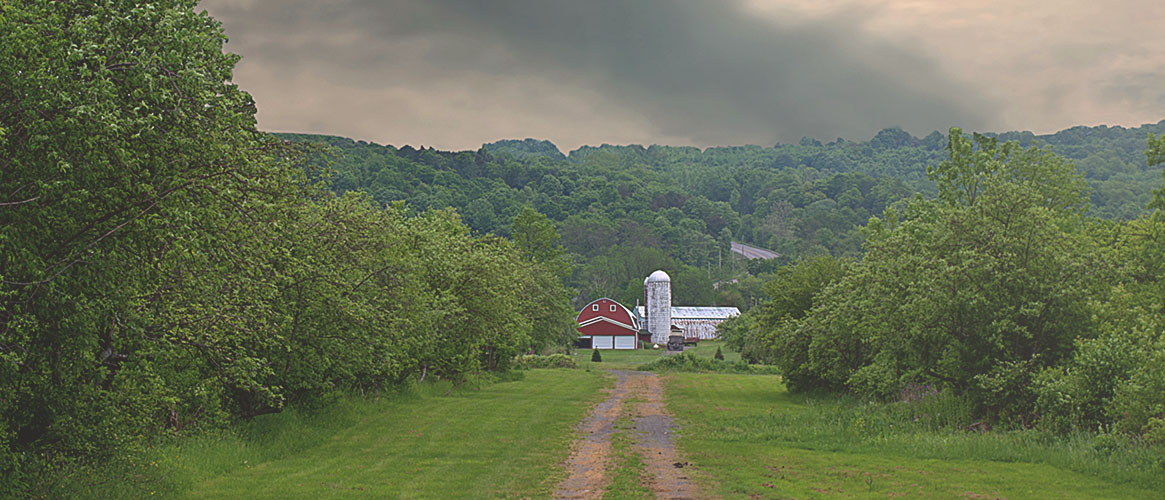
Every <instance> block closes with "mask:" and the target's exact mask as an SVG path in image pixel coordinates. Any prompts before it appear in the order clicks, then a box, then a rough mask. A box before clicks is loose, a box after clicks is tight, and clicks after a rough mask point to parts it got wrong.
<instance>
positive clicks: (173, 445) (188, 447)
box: [0, 372, 523, 498]
mask: <svg viewBox="0 0 1165 500" xmlns="http://www.w3.org/2000/svg"><path fill="white" fill-rule="evenodd" d="M522 377H523V375H522V373H521V372H509V373H505V374H502V375H495V374H481V375H477V376H473V377H471V378H470V379H469V381H467V382H466V383H464V384H461V385H457V386H455V385H454V384H453V383H451V382H449V381H447V380H430V381H427V382H425V383H418V382H416V381H415V380H414V381H410V382H406V383H404V384H402V385H400V386H398V387H396V388H394V389H393V390H391V391H386V392H377V393H333V394H331V395H330V396H328V397H323V398H319V399H318V400H317V401H316V404H315V405H313V406H312V407H290V408H287V409H285V410H284V411H283V412H280V413H277V414H270V415H263V416H260V417H256V418H254V419H251V420H245V421H239V422H237V423H235V424H234V425H232V426H231V427H230V428H225V429H208V430H203V431H201V432H199V433H197V434H194V435H182V436H180V435H173V436H170V437H168V438H166V439H165V440H164V441H163V442H161V443H158V444H157V445H156V446H152V447H149V448H146V449H145V450H142V451H137V452H134V453H128V454H123V455H121V456H118V457H116V458H115V459H113V460H111V461H109V462H106V463H103V464H86V465H82V464H76V465H72V466H67V467H64V468H62V469H60V470H57V471H53V476H52V477H46V478H44V479H45V480H44V481H42V482H41V485H40V486H41V488H42V489H41V491H39V492H37V494H36V496H37V497H40V498H147V497H151V496H152V497H158V496H161V497H172V496H179V495H180V494H181V493H182V492H185V491H187V490H189V489H190V486H191V485H192V484H194V483H196V482H197V481H200V480H202V479H204V478H207V477H214V476H220V475H223V474H228V473H230V472H232V471H235V470H238V469H243V468H247V467H249V466H252V465H254V464H259V463H263V462H269V461H272V460H279V459H281V458H286V457H290V456H293V455H295V454H296V453H299V452H302V451H304V450H308V449H311V448H313V447H316V446H319V445H321V444H323V443H326V442H328V441H329V440H330V439H332V437H333V436H335V435H336V434H337V433H339V432H341V431H343V430H345V429H348V428H350V427H352V426H354V425H357V424H359V423H360V422H361V421H363V420H364V419H365V418H366V417H369V416H373V415H376V414H378V413H381V412H383V411H384V408H385V407H387V406H389V405H392V404H397V403H402V402H408V401H420V400H424V399H426V398H432V397H436V396H445V395H449V394H457V393H460V392H462V391H466V390H471V389H479V388H481V387H483V386H485V385H488V384H491V383H494V382H501V381H513V380H520V379H521V378H522ZM0 498H3V495H2V494H0Z"/></svg>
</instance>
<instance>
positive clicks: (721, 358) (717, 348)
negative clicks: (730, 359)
mask: <svg viewBox="0 0 1165 500" xmlns="http://www.w3.org/2000/svg"><path fill="white" fill-rule="evenodd" d="M712 357H714V358H716V359H719V360H721V361H723V360H724V353H723V352H722V351H721V350H720V346H716V355H714V356H712Z"/></svg>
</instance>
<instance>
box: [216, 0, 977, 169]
mask: <svg viewBox="0 0 1165 500" xmlns="http://www.w3.org/2000/svg"><path fill="white" fill-rule="evenodd" d="M203 6H204V7H206V8H207V9H208V10H209V11H210V12H211V13H212V14H213V15H214V16H216V17H217V18H219V19H220V20H222V21H223V22H224V25H225V27H226V30H227V33H228V35H229V36H230V37H231V44H230V45H229V46H228V48H229V49H230V50H232V51H234V52H237V53H240V54H242V55H243V56H244V60H243V62H242V63H241V64H240V68H239V78H238V80H239V81H240V83H241V84H242V85H243V86H244V88H247V89H248V90H250V91H252V93H254V94H255V96H256V99H257V100H258V102H259V106H260V110H261V115H260V121H261V124H262V125H263V126H264V127H265V128H277V129H282V130H303V129H304V128H307V127H310V128H312V129H313V130H303V131H311V132H332V133H347V134H354V133H355V135H360V136H361V137H365V138H370V139H374V140H379V141H382V142H391V143H398V144H399V143H402V142H406V141H413V140H417V139H420V140H421V141H423V140H424V138H410V137H400V136H401V135H407V132H406V133H404V134H402V133H400V132H395V131H402V130H407V127H408V126H409V125H410V123H409V122H412V124H413V125H415V127H416V128H417V129H421V130H428V131H430V134H431V138H430V139H429V140H428V141H426V142H427V143H429V144H438V145H441V146H444V147H459V148H469V147H474V146H476V145H477V144H480V143H481V142H486V141H491V140H494V139H498V138H502V137H509V136H533V137H542V138H549V139H551V140H553V141H555V142H556V143H559V144H560V145H563V146H565V147H574V146H577V145H578V144H580V143H582V142H588V141H595V140H596V139H601V140H603V141H605V142H616V143H625V142H631V141H639V142H661V143H664V142H688V143H692V144H697V145H714V144H740V143H759V144H771V143H773V142H776V141H784V142H788V141H796V140H797V139H798V138H800V137H801V136H803V135H808V136H813V137H818V138H821V139H825V140H829V139H832V138H835V137H839V136H841V137H847V138H850V139H864V138H868V137H870V136H872V135H873V134H874V133H875V132H876V131H877V130H879V129H881V128H884V127H888V126H895V125H896V126H901V127H903V128H905V129H907V130H909V131H911V132H914V133H915V134H916V135H925V134H926V133H928V132H930V131H931V130H936V129H937V130H945V129H946V128H947V127H949V126H953V125H959V126H963V127H966V128H971V129H975V128H981V127H984V126H986V125H987V124H988V123H989V122H991V121H992V119H993V118H994V117H995V116H996V115H997V113H998V105H997V104H996V103H995V102H993V101H992V100H991V99H988V98H986V97H983V96H981V95H979V94H977V93H976V92H974V91H973V90H972V89H970V88H969V87H968V86H965V85H963V84H961V83H960V82H958V81H956V80H955V79H953V78H952V77H950V76H948V75H945V74H944V73H943V72H942V71H941V70H940V69H939V68H938V66H937V65H935V64H934V63H932V62H931V61H929V60H927V59H925V58H923V57H922V56H919V55H916V54H915V53H914V52H912V51H910V50H907V49H906V48H904V47H901V46H897V45H895V44H892V43H890V42H888V41H885V40H882V39H879V38H878V37H876V36H874V35H871V34H869V33H868V32H867V31H865V30H863V28H862V20H863V16H864V15H865V14H866V13H865V12H861V11H858V12H853V13H851V14H849V15H840V16H839V15H835V16H832V17H826V18H816V19H815V20H811V21H805V20H801V21H797V22H790V23H780V22H774V21H773V20H770V19H761V18H758V17H755V16H753V15H750V14H749V13H748V11H747V10H746V9H744V8H742V6H741V5H739V4H737V3H735V2H730V1H723V0H722V1H715V2H713V1H691V0H639V1H635V2H622V1H616V0H587V1H557V0H555V1H546V0H542V1H539V0H495V1H490V2H480V1H473V0H399V1H393V2H377V1H372V0H346V1H335V2H318V1H314V0H313V1H308V0H248V1H228V0H211V1H207V2H204V3H203ZM248 71H252V72H253V73H254V74H256V75H257V74H262V75H265V76H264V77H262V78H260V77H255V78H254V84H252V83H249V82H248V79H247V78H245V77H246V76H247V75H248V74H249V73H248ZM289 82H298V83H296V85H300V88H298V89H297V90H296V91H295V92H291V91H284V92H281V91H272V92H271V95H272V96H283V98H285V99H291V98H292V97H290V96H292V95H302V93H304V92H318V93H319V95H320V96H323V97H321V98H320V99H318V100H315V101H313V102H317V103H326V102H327V98H326V96H331V97H332V98H333V99H335V100H343V99H347V98H352V97H353V96H361V97H362V98H364V99H369V100H371V101H375V104H372V105H369V106H367V107H365V108H363V112H367V113H379V114H380V123H381V124H382V126H381V127H380V128H379V129H378V128H377V123H378V122H377V119H376V116H371V117H370V116H353V115H354V114H355V115H359V114H360V113H361V112H362V111H361V109H362V108H361V107H360V106H356V105H352V104H351V103H349V104H348V105H337V106H327V105H324V106H322V107H321V108H320V109H314V110H313V109H303V106H304V105H306V103H304V102H278V101H275V102H273V101H272V100H269V99H267V98H265V96H266V92H267V89H266V88H265V87H266V86H267V85H270V86H278V85H288V84H289ZM384 89H391V92H388V93H387V94H385V92H382V90H384ZM507 89H510V90H507ZM515 89H516V90H515ZM386 95H388V97H386ZM437 101H446V102H437ZM481 101H491V102H481ZM284 106H295V107H298V109H296V110H294V112H290V111H289V112H286V113H280V112H275V113H272V114H273V115H274V116H280V117H282V118H280V119H279V120H278V121H279V123H269V120H267V119H266V118H265V116H266V115H264V114H263V113H266V110H268V109H270V108H278V107H284ZM457 109H461V110H463V111H464V113H461V114H460V116H459V113H458V112H457ZM389 110H391V115H390V114H389V113H388V111H389ZM510 115H512V116H510ZM451 120H457V121H458V123H450V124H448V125H447V126H443V125H442V124H443V123H445V122H446V121H451ZM390 122H391V123H390ZM402 122H403V123H402ZM560 122H564V123H560ZM353 124H358V125H353ZM332 126H334V128H331V129H328V128H327V127H332ZM394 136H395V137H394Z"/></svg>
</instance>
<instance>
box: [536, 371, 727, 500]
mask: <svg viewBox="0 0 1165 500" xmlns="http://www.w3.org/2000/svg"><path fill="white" fill-rule="evenodd" d="M611 373H613V374H614V375H615V376H616V377H618V380H617V381H616V382H615V388H614V389H613V390H611V396H610V397H608V398H607V400H606V401H603V402H602V403H601V404H599V405H598V406H597V407H596V408H595V410H594V411H593V412H592V413H591V415H590V416H588V417H587V418H586V419H584V420H583V421H582V422H581V423H580V424H579V427H578V432H579V434H580V437H579V438H578V439H577V440H576V441H575V443H574V445H573V450H574V451H573V452H572V453H571V455H570V458H568V459H567V462H566V467H567V471H568V472H567V478H566V479H565V480H564V481H563V482H562V483H561V484H559V486H558V491H556V492H555V494H554V497H555V498H562V499H568V498H569V499H576V498H577V499H599V498H602V496H603V493H605V492H606V489H607V488H608V487H609V486H610V481H611V478H610V474H609V473H608V472H609V471H610V468H611V467H612V462H611V438H612V436H613V435H614V433H615V432H617V429H615V420H617V419H618V418H619V415H620V414H621V413H622V412H623V411H624V407H625V406H626V402H627V401H628V400H635V401H636V404H634V405H632V409H631V416H632V421H633V422H634V426H633V428H634V431H633V433H634V435H633V439H634V442H635V447H634V452H635V454H637V455H639V457H640V460H641V461H642V462H643V464H644V468H645V473H646V477H645V478H643V484H644V485H645V486H647V487H648V488H650V489H651V490H652V491H653V492H654V493H655V496H656V498H666V499H675V500H679V499H696V498H704V497H701V496H700V494H699V490H698V489H697V488H696V485H695V483H694V482H693V481H692V480H691V479H690V478H689V477H688V473H687V470H688V469H689V468H691V464H690V463H688V461H687V460H686V459H684V457H682V456H680V454H679V453H678V452H677V451H676V449H675V443H674V441H673V439H672V437H673V435H674V430H675V422H674V421H673V420H672V417H671V414H669V413H668V412H667V408H666V407H664V405H663V385H662V384H661V383H660V380H659V376H658V375H656V374H654V373H651V372H636V371H622V370H612V372H611Z"/></svg>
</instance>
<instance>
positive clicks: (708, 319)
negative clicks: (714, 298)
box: [635, 306, 740, 342]
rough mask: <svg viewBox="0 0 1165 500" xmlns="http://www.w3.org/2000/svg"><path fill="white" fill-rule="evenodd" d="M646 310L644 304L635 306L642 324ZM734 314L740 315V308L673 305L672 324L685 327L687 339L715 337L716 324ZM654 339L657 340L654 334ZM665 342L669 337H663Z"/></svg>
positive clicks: (637, 318)
mask: <svg viewBox="0 0 1165 500" xmlns="http://www.w3.org/2000/svg"><path fill="white" fill-rule="evenodd" d="M645 312H646V311H645V309H644V308H643V306H639V307H636V308H635V317H636V320H637V321H640V323H641V324H642V321H643V315H644V313H645ZM733 316H740V309H737V308H735V307H712V306H672V307H671V324H672V325H675V326H678V327H680V328H681V329H683V331H684V338H685V339H699V340H708V339H714V338H716V326H717V325H719V324H720V323H723V322H724V321H725V320H727V319H728V318H731V317H733ZM652 341H653V342H657V340H656V339H655V338H654V336H653V338H652ZM663 342H667V339H663Z"/></svg>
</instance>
